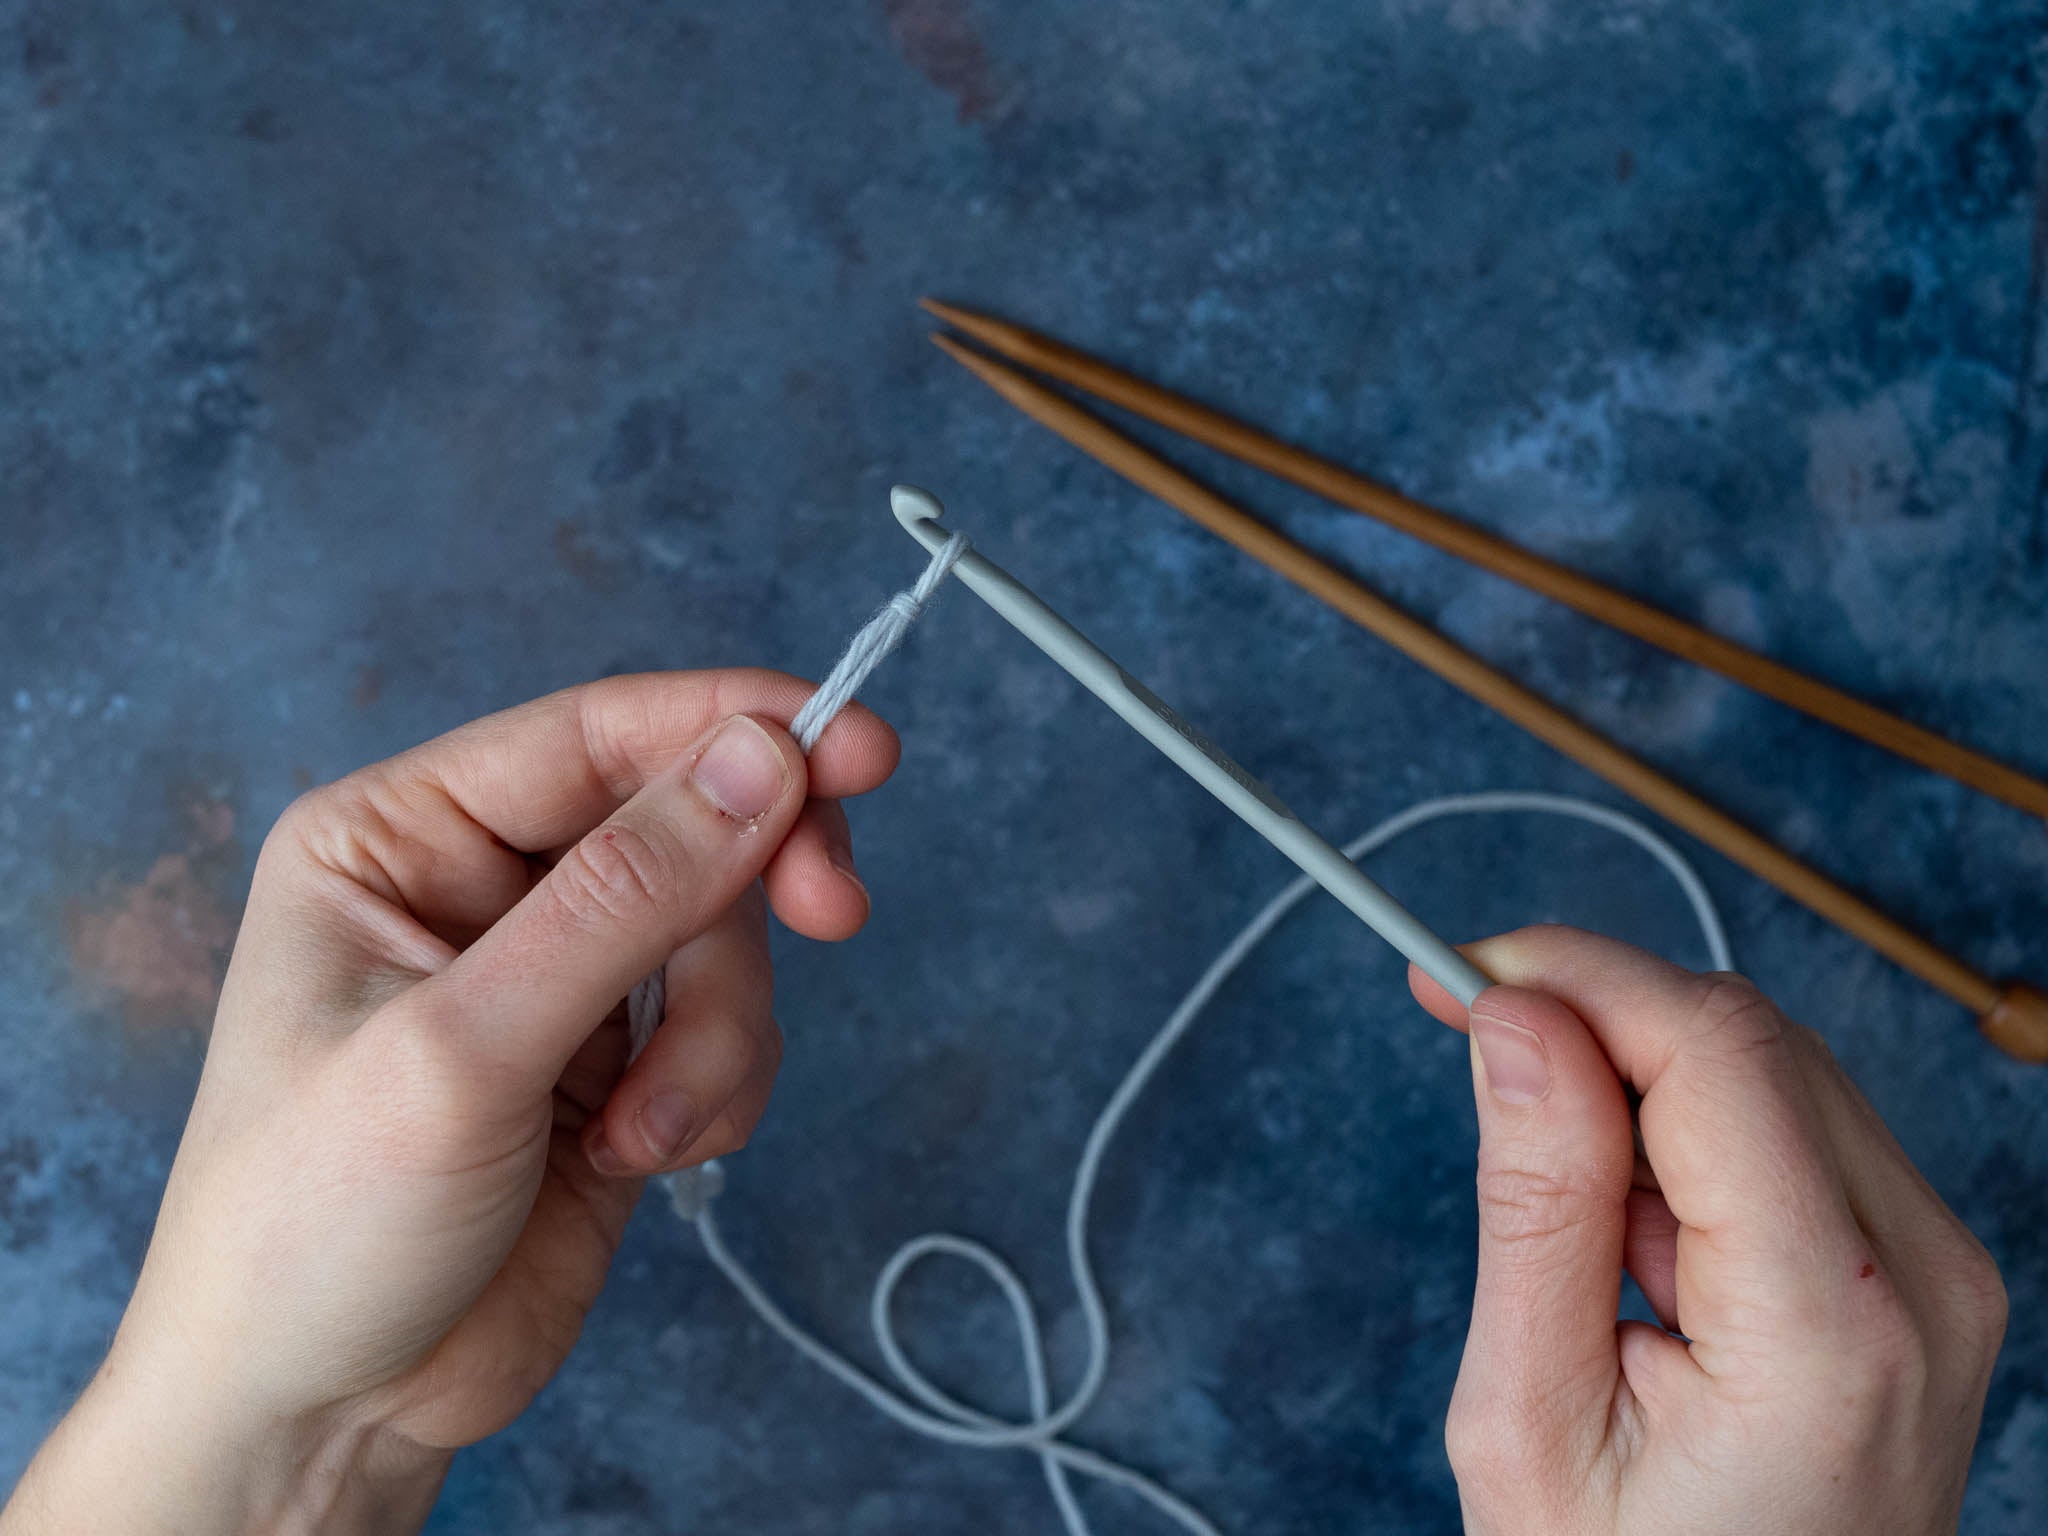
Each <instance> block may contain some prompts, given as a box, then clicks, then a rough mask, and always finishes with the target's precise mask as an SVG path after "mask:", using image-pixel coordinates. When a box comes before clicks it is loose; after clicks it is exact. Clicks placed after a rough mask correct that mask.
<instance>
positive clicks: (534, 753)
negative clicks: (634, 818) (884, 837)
mask: <svg viewBox="0 0 2048 1536" xmlns="http://www.w3.org/2000/svg"><path fill="white" fill-rule="evenodd" d="M816 691H817V685H816V684H814V683H808V682H805V681H804V680H803V679H802V678H799V677H792V676H790V675H789V674H788V673H786V672H774V671H770V670H768V669H766V668H761V667H728V668H723V669H720V670H717V671H710V672H643V673H638V674H635V675H631V676H623V677H607V678H603V679H600V680H599V681H597V682H594V683H584V684H581V685H579V686H577V687H574V688H565V689H563V690H561V691H560V692H558V693H551V694H548V695H547V696H546V697H544V698H539V699H535V700H533V701H532V702H531V703H528V704H521V705H518V706H516V707H514V708H512V709H507V710H501V711H499V712H498V713H497V714H494V715H486V716H484V717H483V718H482V719H481V720H476V721H472V722H471V723H470V724H468V725H465V726H463V727H461V728H460V729H457V730H454V731H451V732H449V733H448V734H447V735H446V736H441V737H437V738H436V739H434V740H433V741H430V742H427V743H425V744H424V745H422V746H418V747H415V748H413V749H412V750H411V751H409V752H403V753H400V754H399V755H398V756H397V757H395V758H393V759H391V761H390V762H389V763H387V764H385V765H384V766H385V768H386V769H387V770H389V771H390V772H392V773H394V774H396V775H399V776H400V777H401V778H409V779H413V780H415V781H419V782H424V783H426V784H429V785H432V786H434V787H436V788H438V789H440V790H441V791H442V792H443V793H445V794H446V795H447V796H448V798H449V799H450V800H451V801H453V802H454V804H455V805H456V806H457V807H458V808H459V809H460V810H461V811H462V812H463V813H464V814H465V815H467V816H468V817H469V818H470V819H471V820H472V821H474V822H476V823H477V824H478V825H479V826H481V827H483V828H484V829H485V830H486V831H488V832H490V833H491V835H492V836H494V837H495V838H497V839H498V840H499V841H500V842H502V843H504V844H505V845H506V846H507V847H510V848H514V849H517V850H518V851H519V852H521V853H539V852H542V851H544V850H547V849H550V848H560V847H562V846H564V845H566V844H569V843H573V842H574V841H575V840H576V839H577V838H579V837H581V836H582V835H583V834H584V833H585V832H587V831H589V830H590V829H591V828H592V827H594V826H596V825H597V824H598V823H599V822H601V821H603V820H604V818H605V817H606V816H608V815H610V814H611V813H612V812H613V811H615V810H617V809H618V807H619V806H621V805H623V804H624V803H625V802H626V801H628V800H630V799H631V798H632V797H633V796H634V795H636V794H638V793H639V792H640V790H641V789H642V788H643V787H644V786H645V785H646V783H647V781H648V780H649V779H650V778H651V777H653V776H654V775H655V774H657V773H659V772H661V771H662V770H663V769H664V768H666V767H668V766H669V765H670V764H671V763H673V762H674V761H675V760H676V758H677V756H678V755H679V754H680V753H681V752H682V750H683V749H684V748H685V747H687V746H688V745H689V744H690V743H691V742H693V741H695V740H696V739H697V738H698V737H699V736H701V735H702V734H703V733H704V732H705V731H707V730H708V729H710V727H711V725H712V723H713V722H714V721H717V720H721V719H723V718H725V717H726V716H728V715H737V714H745V715H753V716H756V717H757V718H760V719H764V720H773V721H774V722H776V723H777V724H779V725H782V726H784V727H785V728H786V727H787V726H788V724H789V722H790V721H791V720H793V719H795V718H796V713H797V711H798V710H800V709H802V708H803V706H804V702H805V700H807V699H809V698H810V696H811V695H812V694H813V693H814V692H816ZM900 750H901V749H900V747H899V744H898V742H897V740H896V733H895V732H894V731H893V730H891V729H890V728H889V726H888V725H887V724H886V723H884V722H883V720H882V719H881V717H880V716H878V715H876V714H875V713H874V712H873V711H871V710H869V709H867V708H865V707H864V706H862V705H860V704H849V705H847V706H846V708H845V709H844V710H843V711H842V712H841V713H840V714H839V716H838V717H837V718H836V719H834V720H833V722H832V723H831V725H829V726H828V727H826V729H825V734H824V735H823V736H821V737H820V738H819V739H818V743H817V745H816V746H815V747H814V748H812V750H811V752H810V754H809V761H810V775H811V777H810V785H811V793H812V794H813V795H814V796H818V797H821V798H826V799H837V798H838V797H840V796H842V795H857V794H862V793H864V792H866V791H867V790H870V789H873V788H874V787H875V786H876V785H878V784H880V783H881V782H882V781H883V780H884V779H886V778H887V777H888V776H889V774H890V772H891V771H892V770H893V769H894V768H895V766H896V759H897V757H898V755H899V753H900Z"/></svg>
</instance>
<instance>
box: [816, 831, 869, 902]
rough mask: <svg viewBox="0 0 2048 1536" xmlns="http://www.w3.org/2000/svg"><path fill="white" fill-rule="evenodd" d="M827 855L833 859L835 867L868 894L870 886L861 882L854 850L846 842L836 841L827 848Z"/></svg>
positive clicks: (861, 891)
mask: <svg viewBox="0 0 2048 1536" xmlns="http://www.w3.org/2000/svg"><path fill="white" fill-rule="evenodd" d="M825 857H826V858H828V859H830V860H831V861H832V867H833V868H834V869H836V870H838V871H839V873H841V874H842V875H844V876H846V878H847V879H849V880H851V881H852V882H853V883H854V884H855V885H857V886H860V893H861V894H862V895H863V896H865V895H866V894H867V891H868V888H867V886H865V885H863V884H862V883H861V878H860V872H859V871H858V870H856V869H855V868H854V867H853V850H852V849H851V848H849V847H847V845H846V844H844V843H834V844H833V845H832V846H831V847H830V848H827V849H826V850H825Z"/></svg>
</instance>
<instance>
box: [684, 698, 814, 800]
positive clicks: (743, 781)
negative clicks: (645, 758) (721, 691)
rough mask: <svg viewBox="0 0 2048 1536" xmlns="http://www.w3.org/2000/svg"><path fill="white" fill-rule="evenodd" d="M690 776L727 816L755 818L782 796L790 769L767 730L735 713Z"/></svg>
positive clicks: (715, 737)
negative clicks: (784, 762)
mask: <svg viewBox="0 0 2048 1536" xmlns="http://www.w3.org/2000/svg"><path fill="white" fill-rule="evenodd" d="M690 778H691V781H692V782H693V783H695V784H696V786H697V787H698V788H699V789H701V790H702V791H703V792H704V794H705V795H706V797H708V798H709V799H710V801H711V803H712V804H713V805H715V806H717V807H718V808H719V809H720V810H721V811H724V812H725V813H726V815H728V816H735V817H738V818H739V819H740V820H741V821H752V820H753V819H754V818H755V817H756V816H763V815H766V814H767V813H768V811H769V810H770V809H771V808H773V806H774V804H775V802H776V801H777V800H779V799H781V798H782V791H783V789H784V788H785V787H786V786H787V785H788V782H789V769H788V768H787V767H786V766H785V765H784V764H783V761H782V754H781V753H780V752H778V751H776V750H775V743H774V742H773V741H771V740H769V739H768V733H767V732H766V731H764V730H762V729H761V727H760V726H758V725H756V724H755V723H754V722H753V721H752V720H749V719H748V718H747V717H746V716H745V715H734V716H733V717H732V718H731V719H730V720H728V721H726V722H725V725H724V726H723V727H722V728H721V729H720V730H719V732H718V734H717V735H716V736H714V737H712V738H711V745H710V746H708V747H706V748H705V749H704V750H703V752H702V753H701V754H700V755H699V756H698V758H697V765H696V766H695V767H694V768H692V769H691V770H690Z"/></svg>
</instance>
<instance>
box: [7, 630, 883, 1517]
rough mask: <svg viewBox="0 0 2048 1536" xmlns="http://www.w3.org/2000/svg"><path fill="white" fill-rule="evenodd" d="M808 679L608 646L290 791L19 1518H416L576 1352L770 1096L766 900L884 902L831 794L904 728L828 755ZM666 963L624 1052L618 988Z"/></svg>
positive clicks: (855, 790) (827, 912) (864, 723)
mask: <svg viewBox="0 0 2048 1536" xmlns="http://www.w3.org/2000/svg"><path fill="white" fill-rule="evenodd" d="M810 691H811V689H810V686H809V685H808V684H805V683H802V682H800V681H798V680H797V679H795V678H791V677H786V676H783V675H781V674H778V673H771V672H760V671H726V672H709V673H694V674H668V675H654V676H643V677H624V678H612V679H608V680H606V681H604V682H600V683H594V684H591V685H589V686H588V687H584V688H578V689H571V690H569V691H567V692H564V693H558V694H555V695H552V696H551V697H548V698H544V699H541V700H539V701H537V702H535V703H532V704H529V705H526V706H524V707H521V708H518V709H513V710H510V711H507V712H505V713H503V714H499V715H494V716H491V717H489V718H487V719H484V720H480V721H477V722H476V723H475V724H473V725H470V726H467V727H465V728H463V729H462V730H458V731H456V732H454V733H453V734H452V735H449V736H446V737H443V738H441V739H440V740H438V741H434V742H431V743H429V744H427V745H426V746H423V747H420V748H417V749H415V750H413V751H411V752H407V753H405V754H403V755H401V756H399V757H397V758H394V759H392V760H391V761H389V762H386V763H380V764H378V765H376V766H374V767H371V768H366V769H364V770H362V771H360V772H358V773H354V774H351V775H350V776H348V777H347V778H345V779H342V780H340V781H339V782H338V783H335V784H332V785H329V786H327V787H326V788H324V789H320V790H315V791H313V792H312V793H311V794H309V795H307V796H306V797H304V798H303V799H302V800H300V801H299V802H298V803H297V804H295V805H293V806H292V807H291V808H290V809H289V810H288V811H287V812H286V813H285V815H284V817H283V819H282V820H281V821H280V822H279V823H278V825H277V827H276V829H275V830H274V831H273V832H272V833H271V835H270V837H269V839H268V840H267V841H266V842H265V844H264V848H263V852H262V855H261V857H260V858H259V860H258V862H257V868H256V875H255V880H254V884H253V888H252V890H251V893H250V898H249V905H248V910H247V913H246V915H245V918H244V922H243V926H242V932H241V936H240V938H239V940H238V942H237V944H236V947H235V954H234V959H233V961H232V963H231V965H230V967H229V972H228V978H227V982H226V986H225V989H224V991H223V995H222V998H221V1003H220V1010H219V1014H218V1017H217V1019H216V1022H215V1025H214V1031H213V1036H212V1040H211V1043H210V1046H209V1049H208V1052H207V1059H206V1066H205V1070H204V1073H203V1075H202V1077H201V1080H200V1085H199V1091H198V1095H197V1098H196V1100H195V1102H194V1104H193V1108H192V1114H191V1118H190V1121H189V1123H188V1125H187V1128H186V1132H185V1137H184V1140H183V1142H182V1144H181V1145H180V1147H179V1151H178V1155H177V1159H176V1162H175V1164H174V1166H173V1168H172V1170H171V1177H170V1183H169V1187H168V1189H167V1191H166V1193H165V1197H164V1202H163V1209H162V1212H161V1215H160V1217H159V1220H158V1223H157V1228H156V1233H155V1236H154V1239H153V1240H152V1242H151V1244H150V1250H149V1254H148V1257H147V1259H146V1261H145V1263H144V1266H143V1271H142V1275H141V1278H140V1280H139V1282H138V1284H137V1287H136V1292H135V1296H134V1299H133V1301H132V1303H131V1304H130V1306H129V1309H128V1313H127V1316H126V1317H125V1318H124V1319H123V1322H122V1325H121V1328H120V1331H119V1334H118V1336H117V1337H116V1340H115V1342H114V1345H113V1348H112V1351H111V1352H110V1354H109V1356H108V1359H107V1362H106V1364H105V1365H104V1366H103V1367H102V1368H101V1371H100V1373H99V1375H98V1376H97V1377H96V1378H95V1380H94V1382H93V1383H92V1385H91V1386H90V1387H89V1388H88V1389H87V1391H86V1393H85V1395H84V1397H83V1398H82V1399H81V1400H80V1402H79V1404H78V1405H77V1406H76V1407H75V1408H74V1409H73V1411H72V1413H71V1414H70V1415H69V1416H68V1418H67V1420H66V1421H65V1423H64V1424H63V1425H61V1426H60V1427H59V1429H58V1431H57V1432H56V1434H55V1435H53V1436H52V1438H51V1441H50V1443H49V1444H48V1445H46V1446H45V1448H44V1450H43V1451H42V1453H41V1454H40V1455H39V1456H38V1458H37V1461H36V1463H35V1464H34V1465H33V1466H32V1467H31V1469H30V1472H29V1474H28V1475H27V1476H26V1477H25V1478H24V1480H23V1484H22V1487H21V1489H20V1490H19V1492H18V1494H17V1497H16V1499H15V1500H14V1502H13V1504H12V1505H10V1507H9V1511H8V1513H7V1514H6V1515H0V1531H5V1532H10V1533H11V1532H15V1531H25V1530H27V1529H29V1528H31V1526H32V1527H33V1529H35V1530H36V1531H38V1532H43V1531H50V1530H74V1529H75V1530H86V1529H90V1530H92V1531H95V1532H100V1531H124V1532H125V1531H155V1530H179V1531H194V1530H214V1531H227V1530H238V1529H251V1528H260V1529H266V1530H270V1529H278V1528H290V1529H322V1530H328V1529H339V1528H363V1529H368V1528H376V1529H383V1530H389V1529H392V1528H394V1527H398V1526H408V1527H410V1526H416V1525H417V1524H418V1523H419V1522H420V1521H421V1520H422V1519H424V1516H425V1514H426V1511H427V1509H428V1508H429V1507H430V1506H431V1504H432V1502H433V1498H434V1495H435V1492H436V1491H437V1489H438V1486H439V1482H440V1478H441V1475H442V1472H443V1470H444V1469H445V1466H446V1462H447V1458H448V1456H449V1454H450V1453H451V1451H452V1449H453V1448H454V1447H457V1446H461V1445H465V1444H468V1443H469V1442H471V1441H474V1440H477V1439H480V1438H482V1437H483V1436H485V1435H488V1434H490V1433H492V1432H493V1431H495V1430H497V1429H499V1428H501V1427H503V1426H504V1425H505V1424H507V1423H509V1422H510V1421H511V1420H512V1419H513V1418H514V1417H515V1416H516V1415H517V1414H518V1413H519V1412H520V1410H521V1409H522V1408H524V1407H525V1405H526V1403H527V1402H528V1400H529V1399H530V1398H531V1397H532V1396H533V1394H534V1393H535V1392H536V1391H537V1390H538V1389H539V1388H540V1386H541V1385H542V1384H543V1383H544V1382H545V1381H546V1380H547V1379H548V1378H549V1376H551V1375H552V1374H553V1373H554V1371H555V1369H556V1368H557V1367H558V1366H559V1365H560V1364H561V1362H562V1360H563V1358H564V1356H565V1355H566V1354H567V1353H568V1351H569V1348H570V1346H571V1345H572V1344H573V1343H574V1341H575V1339H576V1337H577V1334H578V1332H579V1330H580V1328H581V1326H582V1322H583V1317H584V1314H585V1313H586V1312H587V1311H588V1309H589V1308H590V1306H591V1304H592V1303H593V1302H594V1301H595V1300H596V1299H597V1295H598V1292H599V1290H600V1288H601V1287H602V1285H603V1283H604V1277H605V1271H606V1268H607V1267H608V1265H609V1264H610V1262H611V1257H612V1253H613V1250H614V1249H615V1248H616V1246H617V1244H618V1241H619V1238H620V1235H621V1233H622V1232H623V1230H624V1228H625V1224H626V1218H627V1216H628V1214H629V1213H630V1212H631V1210H632V1206H633V1202H634V1200H635V1198H636V1196H637V1195H638V1193H639V1189H640V1177H639V1176H640V1175H644V1174H646V1173H650V1172H653V1171H656V1170H657V1169H661V1168H669V1167H679V1166H685V1165H687V1164H690V1163H694V1162H700V1161H702V1160H704V1159H706V1158H709V1157H715V1156H719V1155H721V1154H724V1153H727V1152H730V1151H732V1150H733V1149H735V1148H737V1147H738V1146H740V1145H741V1144H743V1143H744V1142H745V1140H746V1139H747V1136H748V1134H749V1133H750V1132H751V1130H752V1129H753V1126H754V1123H755V1121H756V1120H757V1119H758V1118H759V1116H760V1114H761V1111H762V1107H763V1105H764V1104H765V1102H766V1100H767V1097H768V1092H769V1088H770V1086H771V1084H772V1082H773V1079H774V1076H775V1070H776V1066H777V1063H778V1061H779V1059H780V1051H781V1046H780V1037H779V1035H778V1034H777V1032H776V1029H775V1024H774V1020H773V1018H772V1017H771V1016H770V1012H769V994H770V984H771V982H770V974H769V963H768V951H767V933H766V929H765V908H766V906H769V905H772V906H773V908H774V909H775V911H776V912H777V913H778V914H779V915H780V916H781V917H782V919H783V920H784V921H785V922H786V923H788V924H789V926H790V927H792V928H794V929H796V930H797V931H798V932H800V933H804V934H808V935H810V936H813V937H816V938H822V939H839V938H845V937H847V936H848V935H850V934H852V933H853V932H854V931H856V930H857V929H858V928H859V927H860V926H861V924H862V922H864V921H865V919H866V917H867V895H866V892H865V891H864V890H863V889H862V887H861V885H860V882H859V880H858V879H857V878H855V877H854V875H853V866H852V858H851V853H850V851H849V845H848V838H847V829H846V819H845V816H844V815H843V814H842V813H841V811H840V809H839V807H838V805H837V803H836V800H837V797H839V796H842V795H852V794H859V793H861V792H863V791H865V790H868V789H872V788H873V787H874V786H875V785H877V784H879V783H880V782H881V781H882V780H883V779H885V778H886V777H887V776H888V774H889V772H890V771H891V769H892V768H893V767H894V766H895V762H896V756H897V743H896V738H895V735H894V733H893V732H891V731H890V729H889V728H888V727H887V726H886V725H884V724H883V723H882V722H881V721H880V720H879V719H877V718H876V717H875V716H874V715H872V714H870V713H868V712H867V711H865V710H862V709H860V708H858V707H857V706H856V707H853V708H850V709H848V710H847V711H846V712H845V713H844V714H843V715H842V716H841V717H840V718H839V719H838V720H836V721H835V722H834V723H833V725H832V726H831V727H830V729H828V730H827V731H826V733H825V735H824V737H823V739H822V740H821V741H820V742H819V743H818V746H817V749H816V751H815V752H814V754H813V755H812V757H811V759H810V761H809V762H808V763H806V761H805V759H804V756H803V754H802V753H801V752H800V751H799V750H798V748H797V745H796V743H795V742H794V741H793V740H792V739H791V738H790V737H789V736H788V734H787V732H786V731H785V730H784V729H783V727H784V726H786V724H787V722H788V721H789V720H790V718H791V717H792V716H793V715H794V713H795V711H796V710H797V709H798V707H799V706H800V705H801V704H802V703H803V702H804V700H805V698H806V697H808V695H809V693H810ZM757 881H758V882H759V883H758V884H757ZM764 890H765V894H766V902H765V904H764V902H763V900H762V896H761V892H762V891H764ZM664 963H665V964H666V966H667V968H668V981H669V989H668V996H669V1012H668V1017H667V1018H666V1019H665V1020H664V1022H663V1024H662V1027H661V1029H660V1031H659V1033H658V1034H657V1035H656V1036H655V1038H654V1041H653V1042H652V1044H651V1045H650V1046H649V1047H648V1049H647V1050H646V1051H645V1052H644V1053H643V1054H642V1055H641V1057H640V1058H639V1059H638V1060H637V1061H635V1062H634V1063H633V1064H632V1066H631V1067H630V1068H629V1067H628V1066H627V1062H626V1054H627V1046H626V1039H625V1030H624V1021H623V1013H622V1010H621V1009H620V1007H619V1004H620V999H621V998H622V997H623V996H624V995H625V993H626V992H627V991H628V990H629V989H630V988H631V987H632V986H633V984H634V983H635V982H636V981H637V980H638V979H639V978H640V977H641V976H643V975H645V974H646V973H647V972H648V971H649V970H651V969H652V968H653V967H655V966H656V965H661V964H664ZM16 1520H20V1521H21V1522H23V1523H22V1524H20V1525H17V1524H16V1523H15V1521H16Z"/></svg>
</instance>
